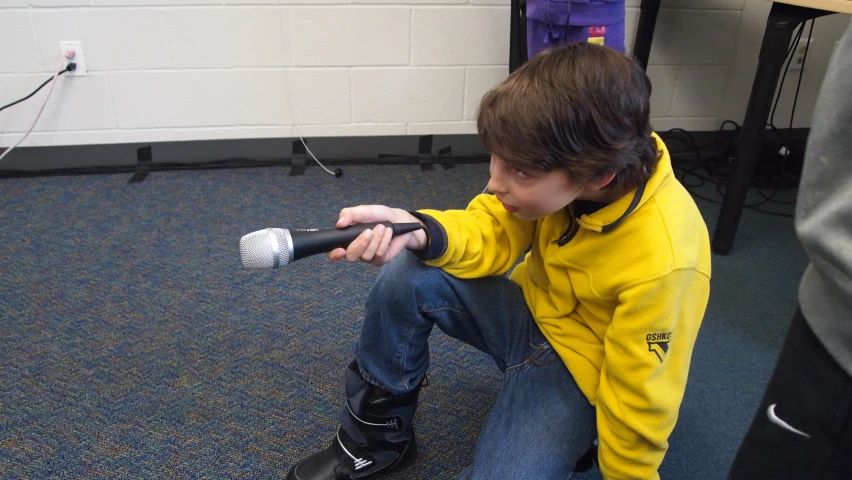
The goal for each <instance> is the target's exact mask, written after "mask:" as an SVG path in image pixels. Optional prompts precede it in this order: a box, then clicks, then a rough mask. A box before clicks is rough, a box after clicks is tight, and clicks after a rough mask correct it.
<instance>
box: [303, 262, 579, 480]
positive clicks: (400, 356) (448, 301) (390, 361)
mask: <svg viewBox="0 0 852 480" xmlns="http://www.w3.org/2000/svg"><path fill="white" fill-rule="evenodd" d="M436 324H437V325H438V326H439V327H440V328H441V329H442V330H443V331H444V332H445V333H447V334H449V335H451V336H453V337H455V338H458V339H461V340H463V341H465V342H467V343H469V344H470V345H473V346H474V347H476V348H478V349H480V350H482V351H484V352H487V353H489V354H490V355H491V356H492V358H493V359H494V361H495V362H496V363H497V365H498V367H499V368H500V369H501V370H503V371H508V375H507V380H508V381H507V385H506V386H504V389H503V391H502V392H501V395H500V398H501V400H502V401H503V402H504V404H505V407H500V406H498V409H497V410H496V412H497V413H496V414H493V415H492V416H491V417H490V418H491V419H490V420H489V422H488V425H492V424H493V426H489V427H486V428H487V429H488V431H489V432H495V433H493V434H492V435H499V434H500V433H499V432H500V431H501V430H502V431H503V432H504V433H509V434H511V433H512V432H510V431H506V430H505V429H506V428H509V429H510V430H511V429H514V428H518V429H519V430H518V435H516V438H523V437H528V436H529V435H528V433H527V430H528V429H521V428H520V427H527V425H525V424H524V422H520V423H516V424H514V425H512V424H510V423H507V422H506V419H505V417H506V414H505V413H502V412H504V411H505V409H506V408H508V407H509V404H511V403H512V402H522V403H519V404H518V406H517V409H518V412H517V414H519V415H520V414H522V413H523V415H525V416H526V417H527V418H530V419H534V420H535V421H536V422H542V423H546V424H548V426H553V424H554V423H558V422H560V421H562V420H561V419H560V418H561V417H562V415H561V414H560V415H553V412H554V411H559V410H560V407H562V406H564V405H565V404H567V403H572V402H571V400H570V399H572V398H574V397H573V395H571V389H572V388H576V387H567V388H566V387H564V386H563V385H561V384H562V383H563V382H567V383H568V384H573V380H572V379H571V377H570V374H569V373H568V371H567V369H565V367H564V365H562V363H561V361H559V360H558V358H557V357H556V355H555V354H554V353H553V352H552V350H550V347H549V345H547V342H546V341H545V339H544V337H543V336H542V334H541V332H540V331H539V330H538V327H537V326H536V324H535V321H534V320H533V319H532V316H531V314H530V312H529V309H528V308H527V306H526V303H525V301H524V298H523V294H522V292H521V290H520V288H519V287H518V286H517V285H515V284H514V283H512V282H511V281H509V280H508V279H507V278H506V277H504V276H498V277H490V278H483V279H475V280H462V279H458V278H454V277H452V276H450V275H447V274H446V273H444V272H443V271H441V270H439V269H436V268H432V267H428V266H425V265H424V264H422V263H421V262H419V261H417V260H416V259H415V258H414V257H413V256H412V255H410V254H405V255H402V256H400V258H398V259H396V260H394V261H393V262H391V263H390V264H388V265H386V266H385V267H384V268H383V269H382V271H381V272H380V274H379V277H378V279H377V280H376V283H375V285H374V287H373V289H372V290H371V292H370V294H369V296H368V299H367V302H366V307H365V316H364V323H363V325H362V334H361V337H360V339H359V341H358V342H357V344H356V348H355V356H356V361H354V362H353V363H352V365H350V368H349V369H347V382H346V393H347V406H346V408H344V410H343V414H342V418H341V428H340V430H339V432H338V435H337V436H336V437H335V439H334V440H333V441H332V444H331V446H330V447H329V448H327V449H326V450H323V451H322V452H320V453H319V454H317V455H314V456H312V457H309V458H308V459H305V460H303V461H301V462H298V463H297V464H296V465H295V466H294V467H293V469H291V472H290V475H289V476H288V478H290V479H299V480H301V479H308V478H310V479H314V478H317V479H318V478H350V475H353V476H354V475H359V476H360V475H362V474H364V473H368V474H372V473H376V472H379V471H382V472H384V471H389V470H391V469H395V468H397V466H399V464H401V463H404V460H406V459H407V458H408V457H409V456H411V455H412V452H413V451H414V433H413V429H412V427H411V420H412V419H413V416H414V409H415V406H416V401H417V394H418V391H419V386H420V383H421V382H422V380H423V378H425V375H426V371H427V369H428V365H429V360H428V358H429V351H428V344H427V340H428V337H429V334H430V332H431V331H432V328H433V326H434V325H436ZM553 382H557V383H560V385H558V386H556V387H554V385H553ZM519 390H523V391H524V392H525V393H526V394H528V395H529V396H526V395H519V393H520V392H519ZM537 390H541V391H542V393H540V394H538V393H537ZM538 396H540V397H541V398H540V399H539V400H536V397H538ZM563 396H564V397H565V398H562V397H563ZM557 399H558V400H557ZM389 402H390V403H389ZM523 402H526V403H535V404H536V405H535V406H533V407H530V406H529V405H526V404H525V403H523ZM551 403H559V404H560V405H559V406H556V407H554V406H550V404H551ZM388 405H390V406H388ZM539 405H540V406H541V408H535V407H538V406H539ZM583 407H584V408H581V409H580V410H585V411H588V410H589V409H591V406H590V405H589V404H588V402H585V404H584V405H583ZM554 408H556V410H554ZM526 412H528V413H526ZM538 414H546V417H544V418H541V417H538V418H536V415H538ZM593 416H594V415H593V413H592V414H591V417H592V418H593ZM592 423H593V421H592ZM388 425H393V428H389V427H388ZM529 430H536V431H538V430H537V429H535V428H531V429H529ZM553 430H558V428H557V427H556V426H554V428H553ZM575 430H577V431H580V430H582V429H575ZM570 436H571V432H565V431H564V430H563V431H562V432H560V435H558V439H557V441H558V442H559V444H560V445H562V444H564V443H565V442H566V441H568V440H567V439H568V438H570ZM579 437H580V438H583V439H585V438H586V437H588V442H587V443H588V444H587V445H586V448H588V446H589V445H590V444H591V438H593V434H590V433H585V432H584V433H582V434H581V435H579ZM543 441H544V440H543V438H537V439H536V444H534V445H527V447H529V450H531V451H533V452H543V451H549V450H547V449H542V446H541V442H543ZM583 441H584V442H585V440H583ZM377 445H378V448H374V447H376V446H377ZM509 445H511V444H509ZM521 447H522V445H521V444H515V445H514V447H513V448H515V449H520V448H521ZM486 448H490V447H486ZM554 448H557V449H558V448H559V447H554ZM565 450H566V451H565V452H564V454H563V455H556V456H552V457H551V456H548V457H547V458H546V459H541V461H544V460H547V461H550V460H553V459H554V458H558V459H559V461H562V457H565V456H566V455H567V458H569V459H570V458H571V456H572V454H571V453H570V450H571V449H569V448H566V449H565ZM581 453H582V452H581ZM512 458H519V457H517V456H515V457H512ZM526 460H528V461H530V462H533V463H538V460H533V458H532V457H530V456H528V457H526ZM568 463H570V461H568ZM356 469H358V471H356ZM569 472H570V470H569Z"/></svg>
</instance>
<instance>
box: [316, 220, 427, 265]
mask: <svg viewBox="0 0 852 480" xmlns="http://www.w3.org/2000/svg"><path fill="white" fill-rule="evenodd" d="M385 221H390V222H393V223H423V222H421V221H420V220H418V219H417V217H415V216H414V215H412V214H410V213H408V212H406V211H405V210H402V209H399V208H390V207H386V206H384V205H360V206H357V207H351V208H344V209H343V210H341V211H340V217H339V219H338V220H337V228H345V227H348V226H349V225H354V224H356V223H370V222H385ZM426 242H427V237H426V232H425V231H423V230H417V231H416V232H411V233H406V234H405V235H399V236H397V237H394V236H393V232H392V231H391V229H389V228H385V226H384V225H378V226H376V228H374V229H372V230H364V232H363V233H361V235H359V236H358V238H356V239H355V240H353V241H352V243H350V244H349V246H348V247H346V249H342V248H337V249H334V250H332V251H331V252H329V253H328V258H330V259H331V260H332V261H334V262H336V261H338V260H343V259H346V260H347V261H349V262H355V261H357V260H361V261H362V262H365V263H369V264H371V265H376V266H378V265H384V264H385V263H388V262H389V261H391V260H392V259H393V258H394V257H395V256H397V254H399V252H401V251H402V249H403V248H408V249H409V250H419V249H422V248H425V247H426Z"/></svg>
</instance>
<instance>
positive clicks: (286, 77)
mask: <svg viewBox="0 0 852 480" xmlns="http://www.w3.org/2000/svg"><path fill="white" fill-rule="evenodd" d="M275 6H276V7H278V11H279V12H280V11H281V0H275ZM285 64H286V62H285ZM289 73H290V72H289V71H286V70H285V71H284V84H285V87H284V88H285V89H286V91H287V108H288V109H289V110H290V120H292V122H293V133H295V134H296V136H297V137H299V141H300V142H302V146H303V147H305V151H306V152H308V155H310V156H311V158H312V159H313V160H314V161H315V162H317V165H319V166H320V167H322V169H323V170H325V171H326V172H328V173H330V174H331V175H334V176H335V177H338V178H340V177H342V176H343V170H341V169H339V168H338V169H336V170H335V171H333V172H332V171H331V170H329V169H328V168H326V167H325V165H323V164H322V162H320V161H319V160H318V159H317V157H316V156H315V155H314V152H312V151H311V149H310V148H308V143H307V142H305V139H304V138H302V134H301V133H299V124H298V123H296V114H295V113H294V112H293V101H292V100H291V99H292V98H293V92H292V91H290V75H289Z"/></svg>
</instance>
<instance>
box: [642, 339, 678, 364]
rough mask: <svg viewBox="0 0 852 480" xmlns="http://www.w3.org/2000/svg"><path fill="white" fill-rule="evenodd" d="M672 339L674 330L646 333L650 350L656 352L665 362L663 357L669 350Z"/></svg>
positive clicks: (646, 340)
mask: <svg viewBox="0 0 852 480" xmlns="http://www.w3.org/2000/svg"><path fill="white" fill-rule="evenodd" d="M671 340H672V332H662V333H649V334H648V335H645V342H647V343H648V351H649V352H652V353H654V354H655V355H656V356H657V358H659V359H660V363H662V362H663V357H665V356H666V353H667V352H668V351H669V342H670V341H671Z"/></svg>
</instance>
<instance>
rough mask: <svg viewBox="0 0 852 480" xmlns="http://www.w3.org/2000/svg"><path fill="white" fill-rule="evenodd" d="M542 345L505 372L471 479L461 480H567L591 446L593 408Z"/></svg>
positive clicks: (555, 355) (593, 433)
mask: <svg viewBox="0 0 852 480" xmlns="http://www.w3.org/2000/svg"><path fill="white" fill-rule="evenodd" d="M542 340H543V339H542ZM540 345H541V346H540V347H539V349H538V350H537V351H536V352H535V353H534V354H533V355H532V356H531V357H529V359H527V360H526V361H523V362H522V363H520V364H517V365H515V366H513V367H511V368H509V369H507V370H506V372H505V379H504V383H503V388H502V390H501V391H500V395H499V397H498V398H497V403H496V405H495V406H494V408H493V410H492V411H491V413H490V414H489V416H488V420H487V421H486V423H485V427H484V428H483V430H482V434H481V435H480V437H479V442H478V444H477V447H476V455H475V457H474V461H473V465H472V468H471V470H470V472H469V474H468V475H469V476H467V477H461V478H470V479H474V480H487V479H494V478H531V479H539V478H541V479H545V478H546V479H550V478H559V479H568V478H570V477H571V474H572V473H573V472H574V468H575V465H576V464H577V461H578V460H579V459H580V458H581V457H582V456H583V454H585V453H586V452H587V451H588V450H589V448H590V447H591V446H592V444H593V442H594V439H595V437H596V436H597V433H596V432H597V428H596V424H595V409H594V407H592V405H591V404H590V403H589V401H588V400H587V399H586V396H585V395H583V393H582V392H581V391H580V389H579V387H578V386H577V383H576V382H575V381H574V378H573V377H572V376H571V373H570V372H569V371H568V369H567V368H566V367H565V365H564V364H563V363H562V359H560V358H559V356H558V355H557V354H556V353H555V352H554V351H553V349H552V348H551V346H550V344H548V343H546V342H543V343H542V344H540Z"/></svg>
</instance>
